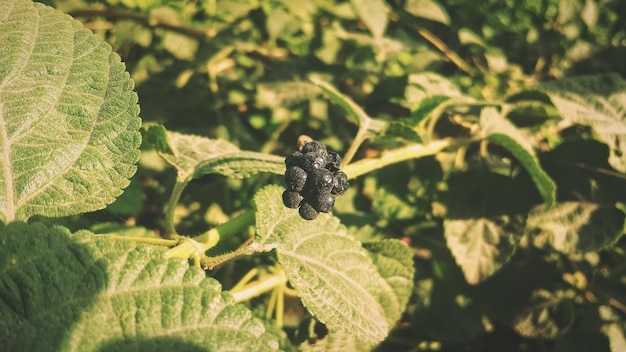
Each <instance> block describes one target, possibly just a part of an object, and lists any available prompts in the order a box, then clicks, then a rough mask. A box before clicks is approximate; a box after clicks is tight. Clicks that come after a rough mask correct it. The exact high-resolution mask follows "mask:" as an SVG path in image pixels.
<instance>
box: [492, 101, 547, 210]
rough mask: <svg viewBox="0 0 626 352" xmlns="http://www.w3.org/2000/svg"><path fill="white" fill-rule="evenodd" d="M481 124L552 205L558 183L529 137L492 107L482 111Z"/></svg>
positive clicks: (544, 199)
mask: <svg viewBox="0 0 626 352" xmlns="http://www.w3.org/2000/svg"><path fill="white" fill-rule="evenodd" d="M480 126H481V129H482V134H483V136H484V138H487V139H489V140H491V141H494V142H496V143H498V144H499V145H501V146H502V147H504V148H506V149H507V150H508V151H509V152H510V153H511V154H513V156H514V157H515V158H516V159H517V160H518V161H519V162H520V164H522V166H523V167H524V168H525V169H526V171H527V172H528V174H529V175H530V177H531V178H532V180H533V182H534V183H535V186H536V187H537V190H539V193H540V194H541V197H542V198H543V201H544V203H545V205H546V206H547V207H550V205H552V203H554V199H555V197H556V184H555V183H554V181H553V180H552V179H551V178H550V176H548V174H547V173H546V172H545V171H544V170H543V169H542V168H541V165H540V164H539V160H537V157H536V156H535V152H534V150H533V147H532V145H531V144H530V142H529V138H528V137H526V136H524V135H523V134H522V132H521V131H520V130H519V129H517V128H516V127H515V126H514V125H513V124H512V123H511V122H509V121H508V120H506V119H504V118H503V117H502V116H501V115H500V114H499V113H498V111H497V110H496V109H495V108H492V107H489V108H484V109H483V110H482V111H481V114H480Z"/></svg>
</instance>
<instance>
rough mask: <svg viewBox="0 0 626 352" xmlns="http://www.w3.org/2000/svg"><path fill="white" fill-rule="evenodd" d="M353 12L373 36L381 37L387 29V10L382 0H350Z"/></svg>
mask: <svg viewBox="0 0 626 352" xmlns="http://www.w3.org/2000/svg"><path fill="white" fill-rule="evenodd" d="M350 3H352V8H354V12H356V14H357V15H358V16H359V18H360V19H361V20H363V22H364V23H365V25H366V26H367V28H368V29H369V30H370V32H371V33H372V36H374V38H382V37H383V35H385V30H386V29H387V22H388V17H387V11H386V9H385V2H384V1H383V0H350Z"/></svg>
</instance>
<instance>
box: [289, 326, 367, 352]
mask: <svg viewBox="0 0 626 352" xmlns="http://www.w3.org/2000/svg"><path fill="white" fill-rule="evenodd" d="M298 347H299V349H300V351H302V352H337V351H346V352H347V351H350V352H369V351H371V350H372V346H371V345H369V344H366V343H363V342H362V341H359V340H358V339H355V338H354V336H352V335H350V334H347V333H344V332H334V331H331V332H329V333H328V334H327V335H326V336H325V337H324V338H323V339H321V340H317V341H315V342H314V343H313V344H309V343H308V342H306V341H305V342H303V343H302V344H300V346H298Z"/></svg>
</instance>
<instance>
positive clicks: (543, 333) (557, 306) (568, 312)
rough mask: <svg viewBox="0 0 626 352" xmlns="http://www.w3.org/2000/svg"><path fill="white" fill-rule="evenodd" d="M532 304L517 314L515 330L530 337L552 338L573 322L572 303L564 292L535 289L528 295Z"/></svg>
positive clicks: (514, 323)
mask: <svg viewBox="0 0 626 352" xmlns="http://www.w3.org/2000/svg"><path fill="white" fill-rule="evenodd" d="M530 301H531V302H532V306H530V307H529V308H527V309H525V310H524V311H523V312H521V313H520V314H518V315H517V316H516V317H515V319H514V322H513V328H514V329H515V331H516V332H517V333H518V334H520V335H522V336H524V337H528V338H532V339H554V338H556V337H557V336H559V335H562V334H563V333H564V332H566V331H567V330H568V329H569V328H570V327H571V325H572V323H573V322H574V304H573V302H572V301H571V299H570V298H569V297H567V295H566V293H565V292H560V291H557V292H550V291H547V290H543V289H541V290H537V291H535V292H533V294H532V296H531V297H530Z"/></svg>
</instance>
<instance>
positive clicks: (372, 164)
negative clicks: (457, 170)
mask: <svg viewBox="0 0 626 352" xmlns="http://www.w3.org/2000/svg"><path fill="white" fill-rule="evenodd" d="M461 142H463V144H465V143H467V142H468V141H467V140H461V141H457V142H455V143H452V142H451V140H447V139H444V140H438V141H435V142H432V143H430V144H428V145H421V144H412V145H409V146H406V147H401V148H396V149H391V150H388V151H385V152H383V153H382V154H381V155H380V156H379V157H377V158H369V159H361V160H358V161H355V162H353V163H351V164H350V165H348V166H346V167H345V168H344V170H343V171H344V172H345V173H346V175H348V178H350V179H354V178H357V177H359V176H361V175H364V174H366V173H368V172H371V171H374V170H377V169H380V168H383V167H385V166H387V165H391V164H396V163H399V162H402V161H406V160H410V159H417V158H421V157H423V156H427V155H433V154H436V153H438V152H440V151H442V150H443V149H445V148H447V147H450V146H452V145H453V144H454V145H457V144H461Z"/></svg>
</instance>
